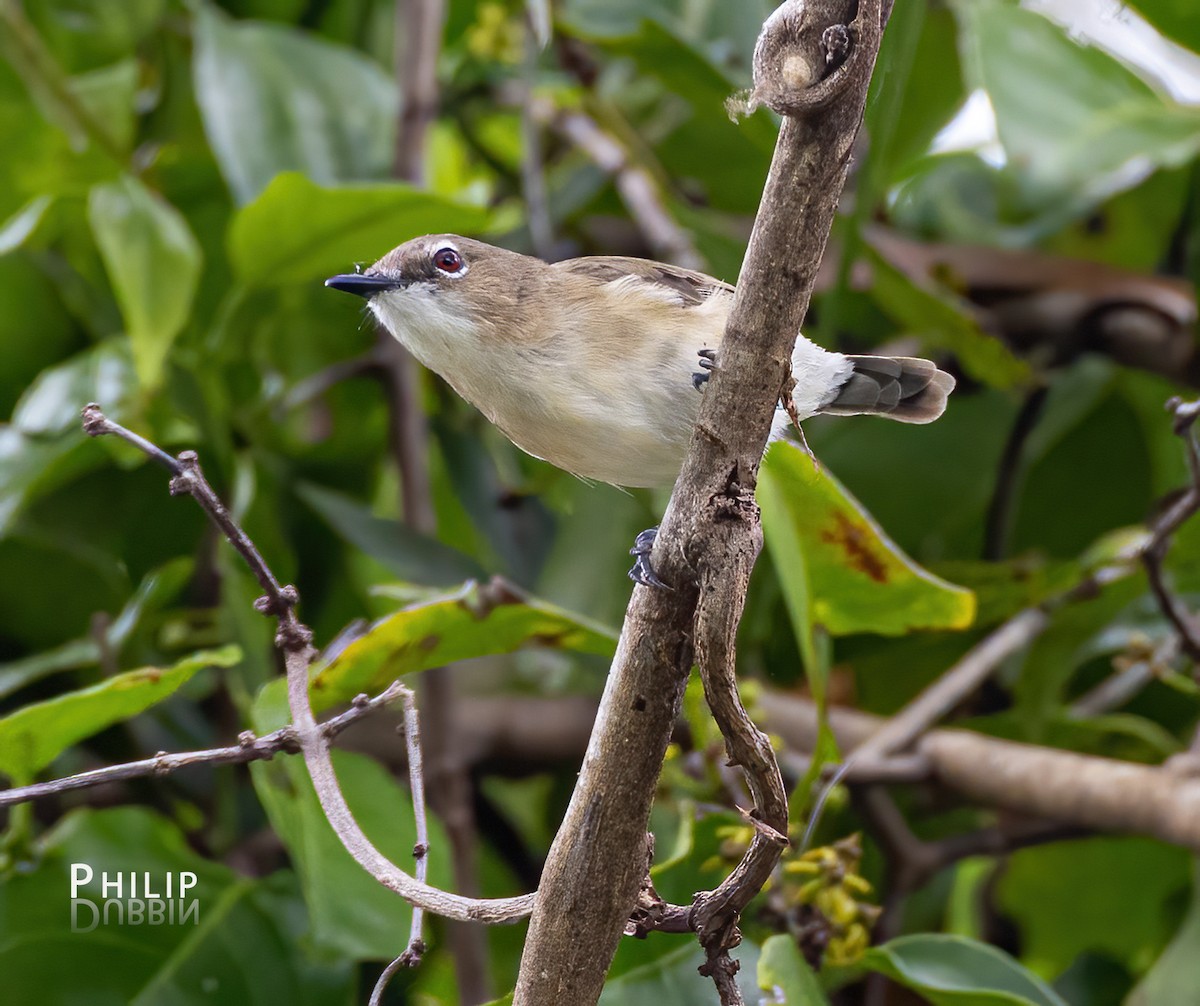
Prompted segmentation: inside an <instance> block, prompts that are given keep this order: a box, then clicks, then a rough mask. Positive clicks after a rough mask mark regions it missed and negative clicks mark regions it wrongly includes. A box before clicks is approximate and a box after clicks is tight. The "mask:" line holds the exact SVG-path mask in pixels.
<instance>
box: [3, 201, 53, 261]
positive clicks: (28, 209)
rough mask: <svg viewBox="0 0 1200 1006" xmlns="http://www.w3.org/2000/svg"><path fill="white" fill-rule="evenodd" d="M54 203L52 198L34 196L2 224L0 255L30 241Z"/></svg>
mask: <svg viewBox="0 0 1200 1006" xmlns="http://www.w3.org/2000/svg"><path fill="white" fill-rule="evenodd" d="M52 202H54V198H53V197H52V196H34V197H33V198H32V199H30V200H29V202H27V203H26V204H25V205H24V206H22V207H21V208H20V209H19V210H17V212H16V213H14V214H13V215H12V216H11V217H9V218H8V219H7V220H5V221H4V223H2V224H0V255H7V254H8V253H9V252H13V251H16V250H17V249H18V248H20V247H21V245H23V244H24V243H25V242H26V241H27V240H28V239H29V237H30V235H31V234H33V232H34V231H36V230H37V228H38V224H40V223H41V222H42V218H43V217H44V216H45V215H46V210H48V209H49V208H50V204H51V203H52Z"/></svg>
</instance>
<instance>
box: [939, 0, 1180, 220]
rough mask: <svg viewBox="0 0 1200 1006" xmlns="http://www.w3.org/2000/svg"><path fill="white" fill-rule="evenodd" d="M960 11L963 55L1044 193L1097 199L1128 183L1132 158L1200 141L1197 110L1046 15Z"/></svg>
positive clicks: (982, 5) (1170, 152)
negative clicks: (1163, 94) (1079, 40)
mask: <svg viewBox="0 0 1200 1006" xmlns="http://www.w3.org/2000/svg"><path fill="white" fill-rule="evenodd" d="M956 10H957V12H958V15H959V20H960V23H961V25H962V28H963V33H962V38H963V47H964V55H963V62H964V64H965V66H966V67H967V68H968V70H969V72H970V73H971V74H972V75H973V77H974V79H975V81H976V83H977V85H978V86H981V87H983V88H984V89H985V90H986V91H987V93H988V96H989V98H990V99H991V103H992V107H993V109H994V110H995V113H996V124H997V128H998V129H999V133H1000V139H1001V142H1002V143H1003V144H1004V148H1005V150H1006V151H1007V153H1008V156H1009V158H1010V161H1011V162H1013V163H1014V164H1016V165H1019V166H1020V167H1021V168H1022V169H1023V170H1025V171H1027V172H1028V176H1029V178H1030V180H1031V181H1032V183H1033V184H1034V185H1036V186H1037V187H1039V188H1040V189H1042V190H1044V192H1045V194H1046V198H1047V201H1052V200H1054V199H1061V198H1063V197H1066V198H1067V199H1069V200H1072V201H1076V202H1082V203H1088V202H1094V201H1095V200H1098V199H1101V198H1103V197H1105V196H1107V195H1110V194H1111V193H1113V192H1115V191H1118V190H1119V189H1122V188H1126V187H1128V184H1129V182H1128V179H1127V178H1125V177H1123V176H1122V171H1123V169H1128V168H1130V167H1131V166H1132V165H1133V164H1134V162H1135V161H1136V162H1137V164H1139V165H1150V166H1158V167H1171V166H1178V165H1181V164H1183V163H1185V162H1186V161H1188V160H1189V159H1190V158H1192V157H1193V156H1195V154H1196V152H1197V151H1198V150H1200V109H1195V108H1189V107H1185V106H1182V105H1178V104H1176V103H1174V102H1172V101H1170V100H1168V99H1166V98H1163V97H1161V96H1159V95H1157V94H1155V93H1154V91H1153V90H1151V88H1150V87H1149V86H1148V85H1147V84H1145V83H1143V82H1142V81H1141V80H1140V79H1139V78H1138V77H1137V76H1136V75H1135V74H1133V73H1132V72H1131V71H1130V70H1128V69H1126V68H1125V67H1124V66H1123V65H1122V64H1121V63H1120V62H1118V61H1117V60H1116V59H1114V58H1113V57H1112V56H1109V55H1108V54H1106V53H1104V52H1102V51H1101V50H1099V49H1095V48H1092V47H1090V46H1084V45H1079V44H1078V43H1076V42H1074V41H1073V40H1072V39H1071V38H1069V37H1068V35H1067V32H1066V30H1065V29H1063V28H1061V27H1059V26H1058V25H1055V24H1054V23H1052V22H1051V21H1050V20H1048V19H1047V18H1045V17H1043V16H1042V15H1040V14H1037V13H1035V12H1033V11H1031V10H1027V9H1025V8H1023V7H1019V6H1016V5H1014V4H1007V3H997V2H994V0H989V2H978V0H972V2H969V3H959V4H957V5H956ZM1047 95H1053V96H1054V100H1053V101H1047V98H1046V96H1047ZM1144 175H1145V170H1144V169H1143V170H1140V171H1138V172H1137V173H1136V176H1135V177H1136V178H1137V179H1140V178H1142V177H1144Z"/></svg>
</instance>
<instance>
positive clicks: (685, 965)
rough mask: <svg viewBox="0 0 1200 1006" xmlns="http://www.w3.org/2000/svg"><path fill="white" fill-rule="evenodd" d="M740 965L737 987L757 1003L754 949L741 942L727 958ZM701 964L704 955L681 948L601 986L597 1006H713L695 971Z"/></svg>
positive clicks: (708, 985) (706, 981) (707, 983)
mask: <svg viewBox="0 0 1200 1006" xmlns="http://www.w3.org/2000/svg"><path fill="white" fill-rule="evenodd" d="M731 956H732V957H733V958H734V960H736V961H738V962H739V963H740V964H741V969H740V970H739V971H738V978H737V983H738V987H739V988H740V989H741V991H742V998H743V999H745V1001H746V1002H757V1001H758V998H759V990H758V988H757V987H756V984H757V983H756V982H755V981H754V974H755V971H756V968H757V964H758V947H756V946H755V945H754V944H753V943H751V942H750V941H749V940H744V941H743V942H742V943H741V944H740V945H739V946H738V947H737V949H736V950H734V951H733V952H732V954H731ZM703 963H704V951H703V950H701V949H700V948H699V947H697V946H683V947H680V948H679V949H678V950H677V951H675V952H674V953H670V954H666V955H664V956H663V957H660V958H659V959H658V960H657V961H655V962H654V963H653V964H647V965H646V966H644V967H640V968H635V969H634V970H633V971H630V972H628V973H626V974H623V975H621V977H620V978H616V979H614V980H613V981H610V982H608V983H607V984H606V985H605V986H604V991H603V992H602V993H601V994H600V1001H599V1003H598V1004H597V1006H701V1004H704V1003H713V1004H715V1003H716V1002H717V993H716V990H715V989H714V988H713V983H712V979H711V978H704V977H703V976H701V974H700V972H699V971H698V970H697V969H698V968H699V967H700V965H701V964H703Z"/></svg>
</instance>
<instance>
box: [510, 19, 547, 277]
mask: <svg viewBox="0 0 1200 1006" xmlns="http://www.w3.org/2000/svg"><path fill="white" fill-rule="evenodd" d="M522 45H523V47H524V48H523V54H522V59H521V85H520V92H519V93H520V95H521V188H522V190H523V195H524V196H525V216H526V219H527V220H528V221H529V240H530V243H531V244H532V245H533V251H534V254H536V255H537V256H538V257H540V258H552V257H553V255H552V253H553V251H554V223H553V221H552V220H551V218H550V203H549V199H548V197H547V193H546V175H545V172H544V171H543V168H542V127H541V123H540V122H539V121H538V119H537V116H536V115H535V114H534V94H533V85H534V81H535V80H536V79H537V61H538V53H539V52H540V48H539V45H538V38H537V32H536V30H535V28H534V24H533V15H532V13H527V14H526V16H525V23H524V38H523V40H522Z"/></svg>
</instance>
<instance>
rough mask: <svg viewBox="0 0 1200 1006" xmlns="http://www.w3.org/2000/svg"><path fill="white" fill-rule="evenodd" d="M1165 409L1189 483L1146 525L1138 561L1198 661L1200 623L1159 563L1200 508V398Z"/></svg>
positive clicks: (1186, 650)
mask: <svg viewBox="0 0 1200 1006" xmlns="http://www.w3.org/2000/svg"><path fill="white" fill-rule="evenodd" d="M1167 410H1168V411H1169V412H1170V413H1171V415H1172V417H1173V419H1174V423H1173V426H1174V429H1175V433H1176V434H1177V435H1178V436H1179V437H1181V438H1182V439H1183V443H1184V452H1185V456H1186V458H1187V464H1188V471H1189V472H1190V473H1191V485H1190V486H1188V488H1187V489H1186V490H1185V491H1184V492H1183V493H1182V494H1181V495H1180V496H1179V497H1178V499H1176V500H1175V501H1174V502H1173V503H1172V504H1171V505H1170V506H1169V507H1168V508H1167V509H1166V511H1165V512H1164V513H1162V514H1161V515H1160V516H1159V517H1158V519H1157V520H1155V521H1153V522H1152V523H1151V525H1150V540H1149V541H1148V542H1147V543H1146V545H1145V546H1144V547H1143V549H1142V562H1143V564H1144V565H1145V567H1146V576H1147V577H1148V578H1149V581H1150V589H1151V590H1152V591H1153V592H1154V597H1155V599H1156V600H1157V601H1158V606H1159V608H1161V609H1162V613H1163V615H1164V616H1165V617H1166V619H1167V620H1168V621H1169V622H1170V623H1171V624H1172V625H1173V626H1174V627H1175V631H1176V632H1178V633H1179V642H1180V646H1181V648H1182V649H1183V652H1184V653H1186V654H1187V655H1188V656H1189V657H1190V658H1191V659H1192V660H1194V661H1197V662H1200V625H1198V624H1197V621H1196V617H1195V615H1193V614H1192V612H1190V611H1189V610H1188V608H1187V606H1186V605H1185V604H1184V603H1183V601H1182V600H1181V599H1180V598H1179V597H1177V596H1176V595H1175V594H1174V593H1173V592H1172V591H1171V589H1170V588H1169V587H1168V586H1167V581H1166V573H1165V570H1164V569H1163V564H1164V562H1165V561H1166V556H1167V551H1168V549H1169V548H1170V547H1171V540H1172V538H1173V537H1174V535H1175V532H1176V531H1178V530H1179V527H1180V525H1182V524H1183V522H1184V521H1186V520H1187V519H1188V518H1189V517H1191V516H1192V515H1193V514H1194V513H1196V511H1197V510H1200V441H1197V439H1196V430H1195V423H1196V419H1197V418H1200V399H1198V400H1196V401H1194V402H1185V401H1183V400H1182V399H1179V398H1172V399H1171V400H1170V401H1169V402H1167Z"/></svg>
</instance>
